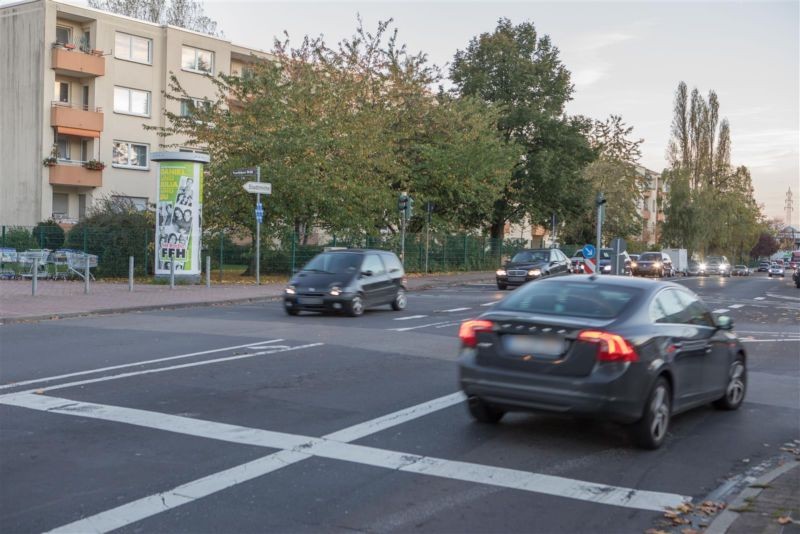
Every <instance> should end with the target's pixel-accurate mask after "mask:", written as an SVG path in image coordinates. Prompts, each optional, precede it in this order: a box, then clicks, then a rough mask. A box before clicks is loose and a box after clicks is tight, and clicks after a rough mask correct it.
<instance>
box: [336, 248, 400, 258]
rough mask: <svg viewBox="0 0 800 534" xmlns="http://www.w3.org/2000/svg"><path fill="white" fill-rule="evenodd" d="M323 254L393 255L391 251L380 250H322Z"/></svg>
mask: <svg viewBox="0 0 800 534" xmlns="http://www.w3.org/2000/svg"><path fill="white" fill-rule="evenodd" d="M323 252H324V253H326V254H366V253H368V252H369V253H374V254H387V255H388V254H391V255H393V256H394V255H395V253H394V252H392V251H391V250H380V249H376V248H348V249H345V250H324V251H323Z"/></svg>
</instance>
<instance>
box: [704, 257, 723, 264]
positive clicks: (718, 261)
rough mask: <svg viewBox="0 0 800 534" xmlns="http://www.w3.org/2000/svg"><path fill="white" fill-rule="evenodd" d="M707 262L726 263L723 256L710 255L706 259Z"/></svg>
mask: <svg viewBox="0 0 800 534" xmlns="http://www.w3.org/2000/svg"><path fill="white" fill-rule="evenodd" d="M706 263H725V262H724V261H723V258H721V257H719V256H709V257H708V259H707V260H706Z"/></svg>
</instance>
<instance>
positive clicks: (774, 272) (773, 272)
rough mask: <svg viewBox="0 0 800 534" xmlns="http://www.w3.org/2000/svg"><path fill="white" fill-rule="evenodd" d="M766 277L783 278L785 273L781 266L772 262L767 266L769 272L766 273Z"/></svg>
mask: <svg viewBox="0 0 800 534" xmlns="http://www.w3.org/2000/svg"><path fill="white" fill-rule="evenodd" d="M767 275H768V276H769V277H770V278H772V277H773V276H780V277H781V278H784V277H785V276H786V271H785V270H784V269H783V265H781V264H780V263H778V262H774V263H773V264H772V265H770V266H769V271H767Z"/></svg>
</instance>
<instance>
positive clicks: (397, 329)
mask: <svg viewBox="0 0 800 534" xmlns="http://www.w3.org/2000/svg"><path fill="white" fill-rule="evenodd" d="M448 322H449V321H439V322H438V323H428V324H420V325H417V326H407V327H405V328H389V330H391V331H393V332H408V331H409V330H416V329H418V328H427V327H429V326H436V325H440V324H446V323H448Z"/></svg>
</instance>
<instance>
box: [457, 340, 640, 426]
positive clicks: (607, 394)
mask: <svg viewBox="0 0 800 534" xmlns="http://www.w3.org/2000/svg"><path fill="white" fill-rule="evenodd" d="M458 363H459V382H460V385H461V389H462V390H463V391H464V393H465V394H466V395H467V396H476V397H480V398H481V399H483V400H485V401H487V402H489V403H492V404H495V405H497V406H500V407H502V408H504V409H506V410H510V411H529V412H548V413H556V414H565V415H583V416H591V417H596V418H598V419H608V420H612V421H616V422H620V423H632V422H634V421H637V420H639V419H640V418H641V415H642V411H643V406H644V398H645V395H646V393H647V391H648V388H649V386H650V383H649V382H650V381H649V378H648V377H647V376H636V375H637V374H639V372H640V371H639V369H638V367H636V366H633V365H631V364H609V365H603V367H602V368H596V369H595V370H594V371H593V372H592V373H591V374H590V375H589V376H586V377H574V376H552V375H532V374H529V373H523V372H519V371H515V370H509V369H503V368H498V367H488V366H482V365H479V364H478V363H477V361H476V358H475V352H474V351H472V350H470V349H466V350H464V351H463V352H462V354H461V356H460V357H459V359H458Z"/></svg>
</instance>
